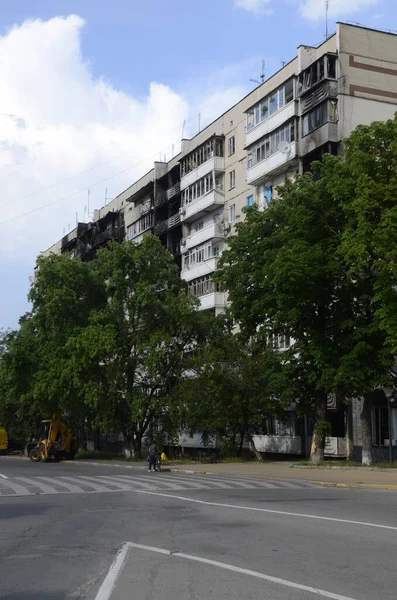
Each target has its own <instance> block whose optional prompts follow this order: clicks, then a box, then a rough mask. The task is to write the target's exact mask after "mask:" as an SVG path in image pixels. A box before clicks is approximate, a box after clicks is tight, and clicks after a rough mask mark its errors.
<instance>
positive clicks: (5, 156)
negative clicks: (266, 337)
mask: <svg viewBox="0 0 397 600" xmlns="http://www.w3.org/2000/svg"><path fill="white" fill-rule="evenodd" d="M83 27H84V21H83V20H82V19H81V18H80V17H78V16H76V15H71V16H69V17H66V18H61V17H57V18H53V19H50V20H48V21H41V20H33V21H27V22H25V23H23V24H22V25H20V26H15V27H13V28H12V29H11V30H9V31H8V32H7V33H6V34H5V35H3V36H2V37H0V89H1V94H0V189H1V192H0V209H1V210H0V236H1V243H0V282H1V286H2V289H3V288H4V292H5V293H4V294H1V295H0V315H1V320H0V328H1V326H6V325H8V324H12V325H15V324H16V320H15V319H16V317H17V316H18V314H20V313H21V312H22V311H23V310H24V309H22V310H21V306H24V302H23V300H24V297H25V295H26V293H27V290H28V276H29V275H30V274H31V273H32V270H33V266H34V262H35V258H36V255H37V254H38V253H39V252H40V251H41V250H45V249H46V248H48V247H49V246H51V245H52V244H53V243H54V242H55V241H57V240H58V239H60V238H61V236H62V235H63V230H64V229H66V230H67V229H68V227H69V226H70V227H71V228H72V227H73V226H74V222H75V220H76V212H78V216H79V220H83V217H84V214H85V216H87V211H85V206H86V205H87V192H86V191H85V192H82V193H77V194H76V195H73V196H71V197H69V198H68V199H65V200H62V201H60V202H57V203H55V204H54V205H53V206H50V207H48V208H45V209H43V210H39V211H38V212H34V213H33V214H31V215H29V216H25V217H23V218H20V219H17V220H11V221H9V222H8V223H4V224H1V222H4V221H6V220H9V219H13V218H14V217H18V216H19V215H22V214H23V213H26V212H28V211H32V210H35V209H36V208H39V207H42V206H44V205H46V204H49V203H52V202H54V201H56V200H58V199H61V198H62V197H63V196H67V195H70V194H73V193H74V192H79V190H82V189H84V188H86V187H90V188H91V196H90V210H91V211H92V210H93V209H94V208H99V207H101V206H103V204H104V198H105V189H106V188H107V190H108V191H107V195H108V197H110V198H111V197H114V196H116V195H117V194H118V193H120V192H121V191H122V190H123V189H125V188H126V187H128V186H129V185H130V184H131V183H132V182H133V181H135V180H136V179H137V178H138V177H139V176H141V175H142V174H143V173H144V172H146V171H147V170H148V169H149V168H151V166H152V164H153V161H154V160H159V158H160V154H161V156H162V157H164V155H166V157H167V159H170V158H171V152H172V146H174V153H175V154H176V153H177V152H178V151H179V144H180V139H181V133H182V123H183V121H184V120H186V121H187V123H186V127H185V135H189V134H194V133H196V125H197V112H199V111H200V112H201V123H202V126H205V124H206V123H208V122H209V121H210V120H212V119H213V118H215V117H216V116H218V115H219V113H220V111H221V110H222V109H226V108H227V107H228V106H229V105H230V104H232V103H233V102H235V101H236V100H237V99H238V98H239V97H240V96H241V95H243V93H244V92H245V90H244V89H243V88H240V87H239V86H237V85H235V82H236V77H234V79H233V77H232V76H231V75H230V74H229V76H228V78H227V77H226V75H225V77H224V78H223V79H222V78H219V77H217V78H216V85H215V79H211V78H206V79H205V80H203V81H201V82H200V89H198V88H197V87H196V88H193V86H192V89H189V88H188V86H186V88H185V93H177V92H176V91H174V90H172V89H171V88H170V87H169V86H167V85H164V84H162V83H156V82H153V83H152V84H151V85H150V87H149V89H148V93H147V97H146V98H143V99H136V98H134V97H132V96H130V95H128V94H126V93H124V92H123V91H120V90H117V89H115V88H114V87H113V86H112V84H111V83H110V82H108V81H105V80H104V79H101V78H94V77H93V75H92V72H91V70H90V65H89V64H88V63H87V62H86V61H85V60H84V57H83V56H82V53H81V43H80V41H81V40H80V36H81V30H82V28H83ZM27 49H28V51H27ZM131 67H132V68H131V72H132V73H133V72H134V68H133V67H134V65H131ZM187 97H189V98H193V101H192V102H191V104H190V106H189V104H188V101H187ZM99 165H101V166H99ZM97 167H98V168H97ZM130 167H131V168H130ZM126 169H128V170H126ZM122 170H126V172H125V173H123V174H120V175H117V176H116V177H114V178H112V179H109V181H107V182H104V183H101V184H100V185H97V186H95V185H94V184H95V183H96V182H98V181H100V180H102V179H105V178H107V177H110V176H112V175H113V174H116V173H119V172H120V171H122ZM79 173H81V175H79V176H77V177H75V176H76V175H77V174H79ZM58 182H61V183H60V185H55V186H54V187H51V189H48V190H42V188H46V187H48V186H53V185H54V184H57V183H58ZM40 190H41V191H40ZM36 191H37V192H38V193H37V194H32V192H36ZM25 196H28V197H25ZM24 197H25V198H24ZM14 280H15V281H14ZM6 290H8V291H7V292H6ZM18 302H19V308H16V304H17V303H18ZM17 310H18V313H17V314H16V311H17Z"/></svg>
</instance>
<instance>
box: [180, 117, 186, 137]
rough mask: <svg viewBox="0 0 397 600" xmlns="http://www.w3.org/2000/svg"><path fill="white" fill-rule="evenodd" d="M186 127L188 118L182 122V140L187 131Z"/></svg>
mask: <svg viewBox="0 0 397 600" xmlns="http://www.w3.org/2000/svg"><path fill="white" fill-rule="evenodd" d="M185 127H186V119H185V120H184V121H183V124H182V137H181V139H182V140H183V134H184V133H185Z"/></svg>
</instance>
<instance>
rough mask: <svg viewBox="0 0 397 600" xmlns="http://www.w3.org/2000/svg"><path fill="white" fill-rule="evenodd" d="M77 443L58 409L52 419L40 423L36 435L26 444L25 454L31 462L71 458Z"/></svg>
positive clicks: (73, 455) (75, 450)
mask: <svg viewBox="0 0 397 600" xmlns="http://www.w3.org/2000/svg"><path fill="white" fill-rule="evenodd" d="M77 450H78V443H77V440H76V439H74V438H73V436H72V433H71V431H70V429H69V427H68V426H67V424H66V423H65V421H64V420H62V414H61V412H60V411H56V412H55V413H54V415H53V416H52V419H47V420H44V421H42V422H41V423H40V426H39V428H38V431H37V434H36V437H35V438H33V439H32V441H31V442H28V444H27V445H26V450H25V454H26V455H27V456H28V457H29V459H30V460H31V461H32V462H39V461H40V460H44V461H50V460H52V461H55V462H58V461H60V460H64V459H66V460H73V459H74V457H75V456H76V454H77Z"/></svg>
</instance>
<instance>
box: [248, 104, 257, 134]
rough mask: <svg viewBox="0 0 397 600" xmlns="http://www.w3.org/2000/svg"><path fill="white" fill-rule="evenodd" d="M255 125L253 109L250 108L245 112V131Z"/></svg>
mask: <svg viewBox="0 0 397 600" xmlns="http://www.w3.org/2000/svg"><path fill="white" fill-rule="evenodd" d="M254 125H255V117H254V109H253V108H250V110H249V111H248V112H247V131H249V130H250V129H252V128H253V127H254Z"/></svg>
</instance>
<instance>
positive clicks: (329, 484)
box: [310, 481, 397, 491]
mask: <svg viewBox="0 0 397 600" xmlns="http://www.w3.org/2000/svg"><path fill="white" fill-rule="evenodd" d="M310 483H316V484H317V485H322V486H323V487H337V488H369V489H373V490H393V491H397V484H393V483H390V484H387V483H385V484H382V483H333V482H332V481H311V482H310Z"/></svg>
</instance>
